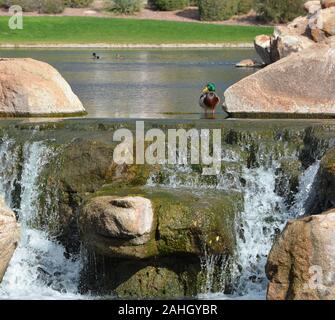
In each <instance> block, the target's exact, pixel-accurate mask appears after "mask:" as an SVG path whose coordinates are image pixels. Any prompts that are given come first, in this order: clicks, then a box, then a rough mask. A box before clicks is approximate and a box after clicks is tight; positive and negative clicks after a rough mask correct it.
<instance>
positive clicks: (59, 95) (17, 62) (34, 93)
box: [0, 58, 85, 116]
mask: <svg viewBox="0 0 335 320" xmlns="http://www.w3.org/2000/svg"><path fill="white" fill-rule="evenodd" d="M81 114H85V109H84V107H83V105H82V103H81V102H80V100H79V99H78V97H77V96H76V95H75V94H74V93H73V92H72V90H71V87H70V86H69V84H68V83H67V82H66V81H65V80H64V78H63V77H62V76H61V75H60V74H59V73H58V71H57V70H56V69H54V68H53V67H51V66H50V65H48V64H47V63H44V62H41V61H37V60H33V59H26V58H25V59H12V58H11V59H0V115H1V116H50V115H53V116H56V115H60V116H64V115H81Z"/></svg>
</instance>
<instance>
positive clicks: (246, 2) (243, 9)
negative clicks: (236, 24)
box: [237, 0, 256, 14]
mask: <svg viewBox="0 0 335 320" xmlns="http://www.w3.org/2000/svg"><path fill="white" fill-rule="evenodd" d="M255 2H256V1H255V0H238V4H237V13H238V14H246V13H249V12H250V10H251V9H254V8H255Z"/></svg>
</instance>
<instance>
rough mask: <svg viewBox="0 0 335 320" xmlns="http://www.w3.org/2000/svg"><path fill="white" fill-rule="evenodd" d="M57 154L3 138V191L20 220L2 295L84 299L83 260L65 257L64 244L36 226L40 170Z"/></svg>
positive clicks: (39, 144) (0, 149) (39, 145)
mask: <svg viewBox="0 0 335 320" xmlns="http://www.w3.org/2000/svg"><path fill="white" fill-rule="evenodd" d="M20 153H21V155H22V156H21V157H20ZM53 156H54V153H53V151H52V150H51V149H50V148H48V147H47V146H46V145H45V144H44V143H43V142H32V143H28V142H27V143H25V144H24V146H23V147H22V148H21V147H20V145H18V144H16V143H15V141H14V140H11V139H8V138H7V137H5V138H3V139H2V142H1V145H0V163H1V168H0V192H2V193H3V194H4V196H5V199H6V201H7V204H8V205H9V206H11V207H12V209H16V212H17V215H18V217H19V222H20V224H21V240H20V244H19V246H18V248H17V249H16V251H15V253H14V256H13V258H12V260H11V262H10V265H9V267H8V269H7V272H6V274H5V277H4V279H3V281H2V283H1V285H0V298H2V299H39V298H43V299H72V298H80V295H79V293H78V286H79V275H80V271H81V267H82V266H81V261H80V259H77V258H76V257H73V258H70V259H69V258H66V257H65V250H64V248H63V246H62V245H61V244H59V243H58V242H56V241H55V240H53V239H52V238H50V237H49V235H48V233H47V231H45V230H40V229H38V228H37V227H34V218H35V217H36V215H37V214H38V210H39V208H38V197H39V194H40V192H43V190H40V189H39V186H38V178H39V174H40V172H41V170H42V169H43V167H44V166H45V165H46V164H47V163H48V161H49V159H50V158H52V157H53ZM21 162H22V163H21ZM20 165H21V166H22V168H21V170H20V169H19V167H20ZM20 171H21V174H20ZM16 184H19V186H20V188H18V190H19V191H20V194H19V199H20V201H19V206H18V207H17V208H15V204H14V202H15V201H14V199H13V194H14V186H15V185H16Z"/></svg>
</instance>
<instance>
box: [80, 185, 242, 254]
mask: <svg viewBox="0 0 335 320" xmlns="http://www.w3.org/2000/svg"><path fill="white" fill-rule="evenodd" d="M136 198H138V199H141V201H138V202H137V203H135V202H134V204H132V206H133V207H132V208H127V207H131V206H130V204H129V205H128V201H129V202H130V201H132V199H136ZM149 200H150V201H151V203H152V208H151V207H150V206H149V202H150V201H149ZM141 202H144V203H146V204H147V205H146V207H144V206H142V207H141V206H140V204H141ZM241 205H242V200H241V197H240V194H234V193H232V194H230V195H226V194H222V193H220V194H217V193H215V192H214V193H213V194H212V193H210V192H209V193H208V194H206V197H204V198H202V197H198V196H196V195H193V194H192V193H190V192H188V191H183V192H179V193H175V192H174V191H167V190H161V189H159V188H154V189H152V188H145V187H130V188H128V187H126V188H120V187H113V186H111V187H110V186H108V185H106V186H105V187H103V188H102V189H101V190H100V191H98V192H97V193H96V196H94V197H93V198H91V199H90V200H88V201H87V203H86V204H85V205H84V207H83V210H82V212H81V214H80V220H79V224H80V229H81V239H82V240H83V242H84V244H85V245H86V247H87V248H88V249H89V250H90V251H93V252H96V253H97V254H100V255H102V256H106V257H110V258H113V259H119V258H124V259H130V260H133V259H146V258H151V257H157V256H167V255H187V256H191V255H192V256H200V255H201V254H202V253H203V250H204V247H207V249H208V251H209V252H213V253H217V254H230V253H232V252H233V251H234V243H235V239H234V237H235V235H234V228H233V225H232V223H233V221H234V216H235V214H236V212H237V210H238V208H240V206H241ZM137 207H138V210H137V216H136V218H135V217H133V219H131V220H129V218H128V216H129V215H135V214H136V213H135V209H137ZM134 208H135V209H134ZM144 209H145V210H144ZM152 210H153V212H152ZM152 213H153V214H154V216H153V217H152ZM132 220H135V221H136V223H131V222H132ZM141 223H145V228H144V226H141ZM129 224H130V226H129ZM149 226H150V228H149Z"/></svg>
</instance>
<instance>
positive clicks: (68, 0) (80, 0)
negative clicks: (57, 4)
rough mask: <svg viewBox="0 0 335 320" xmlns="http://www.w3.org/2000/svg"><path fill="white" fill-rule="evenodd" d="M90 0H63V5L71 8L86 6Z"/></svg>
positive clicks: (91, 0)
mask: <svg viewBox="0 0 335 320" xmlns="http://www.w3.org/2000/svg"><path fill="white" fill-rule="evenodd" d="M92 2H93V0H64V3H65V6H66V7H71V8H86V7H88V6H89V5H90V4H91V3H92Z"/></svg>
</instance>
